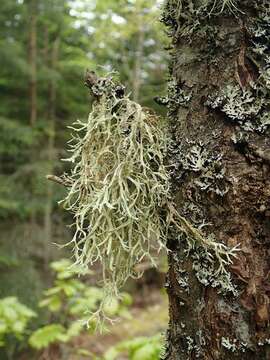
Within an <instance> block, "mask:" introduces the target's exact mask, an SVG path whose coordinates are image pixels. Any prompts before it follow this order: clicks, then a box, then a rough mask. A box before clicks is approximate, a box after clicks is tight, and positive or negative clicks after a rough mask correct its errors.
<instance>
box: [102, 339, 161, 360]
mask: <svg viewBox="0 0 270 360" xmlns="http://www.w3.org/2000/svg"><path fill="white" fill-rule="evenodd" d="M163 341H164V339H163V337H162V336H161V335H156V336H153V337H151V338H149V337H139V338H135V339H132V340H128V341H123V342H120V343H119V344H117V345H116V346H114V347H112V348H111V349H109V350H108V351H107V352H106V353H105V356H104V360H115V359H118V358H119V356H120V355H121V354H123V353H125V354H126V353H127V354H128V359H129V360H159V359H160V356H161V354H162V350H163Z"/></svg>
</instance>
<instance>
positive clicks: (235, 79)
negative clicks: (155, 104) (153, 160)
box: [163, 0, 270, 360]
mask: <svg viewBox="0 0 270 360" xmlns="http://www.w3.org/2000/svg"><path fill="white" fill-rule="evenodd" d="M202 3H203V4H204V5H200V4H202ZM206 4H207V1H199V0H198V1H195V0H191V1H190V0H168V1H167V2H166V4H165V8H164V13H163V21H164V23H165V24H166V25H167V26H168V30H169V34H170V35H171V37H172V49H171V51H172V63H171V78H172V79H171V81H170V83H169V92H168V97H167V98H166V103H167V104H168V108H169V119H170V120H169V121H170V128H171V137H172V141H171V146H170V149H169V159H170V163H171V165H172V170H171V174H172V189H173V193H174V194H175V199H174V200H175V203H176V207H177V210H178V211H179V213H180V214H181V215H182V216H185V218H186V219H187V220H188V221H189V222H190V223H191V224H192V225H193V226H194V227H197V228H199V229H200V230H201V231H202V233H203V234H204V236H205V237H210V236H211V237H212V238H215V240H216V241H218V242H222V243H224V244H226V245H228V246H235V245H237V244H240V251H239V252H238V257H237V259H235V261H234V263H233V264H231V265H230V266H229V267H228V271H229V275H230V276H231V278H229V277H228V276H227V275H226V274H224V276H223V275H217V273H216V272H215V271H216V269H215V266H216V265H215V263H213V261H214V259H211V258H209V256H207V253H206V252H205V251H204V250H203V249H194V248H189V249H187V246H186V245H185V243H186V240H187V239H186V238H185V237H184V235H181V234H175V233H173V232H172V234H171V236H170V239H169V248H170V250H171V252H170V255H169V272H168V281H167V284H166V286H167V291H168V295H169V303H170V308H169V312H170V324H169V330H168V336H167V349H166V354H165V357H164V359H167V360H174V359H177V360H187V359H219V360H222V359H224V360H225V359H226V360H229V359H230V360H231V359H260V360H264V359H265V360H267V359H270V346H269V344H270V329H269V294H270V287H269V275H270V262H269V243H270V222H269V217H270V206H269V196H270V177H269V166H270V140H269V124H270V119H269V103H270V100H269V99H270V74H269V68H270V58H269V52H270V31H269V26H270V23H269V21H270V7H269V3H268V1H267V0H266V1H263V0H261V1H244V0H242V1H238V2H237V1H234V2H233V1H228V0H227V1H222V0H220V1H211V0H209V1H208V4H209V5H208V6H207V5H206ZM235 6H239V7H240V8H239V9H236V8H235Z"/></svg>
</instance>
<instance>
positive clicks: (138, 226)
mask: <svg viewBox="0 0 270 360" xmlns="http://www.w3.org/2000/svg"><path fill="white" fill-rule="evenodd" d="M91 85H93V86H91V90H92V92H93V94H94V96H95V98H96V101H95V103H94V105H93V108H92V111H91V113H90V115H89V118H88V121H87V122H81V121H77V122H76V123H75V125H74V127H73V128H72V129H73V131H74V135H73V137H72V140H71V141H70V143H69V146H70V151H71V152H72V156H71V157H70V158H69V159H68V161H70V162H71V163H73V164H74V166H73V169H72V172H71V174H70V175H68V176H67V175H65V181H66V183H67V184H69V191H68V194H67V197H66V198H65V199H64V200H63V204H64V207H65V208H66V209H67V210H69V211H70V212H72V214H73V215H74V220H75V221H74V224H73V225H74V229H75V234H74V237H73V240H72V242H71V243H72V244H73V246H74V254H75V259H76V263H77V264H79V265H90V266H91V265H93V264H94V263H95V262H96V261H100V263H101V264H102V267H103V280H104V285H105V290H106V291H107V292H108V293H113V294H114V295H117V289H119V287H121V286H122V285H123V284H124V283H125V281H126V280H127V278H128V277H130V276H133V275H135V274H134V266H135V264H137V263H139V262H140V261H142V259H145V258H147V259H150V260H151V261H152V263H154V260H153V258H152V253H153V250H154V249H156V248H160V247H162V246H164V245H165V243H166V225H165V223H164V221H163V220H162V217H161V216H160V209H161V207H162V206H163V203H164V201H165V200H166V199H167V198H168V194H169V182H168V176H167V172H166V169H165V166H164V153H165V148H166V135H165V134H166V132H164V131H163V129H162V125H161V122H160V119H158V118H157V117H156V116H153V115H152V114H150V113H149V112H148V111H146V110H143V109H142V108H141V106H140V105H138V104H137V103H135V102H133V101H131V100H130V99H129V98H128V97H127V96H125V95H124V89H123V87H121V86H120V85H118V86H117V85H116V84H115V83H114V82H113V81H112V79H111V78H110V77H108V78H103V79H99V80H97V81H95V83H94V84H91Z"/></svg>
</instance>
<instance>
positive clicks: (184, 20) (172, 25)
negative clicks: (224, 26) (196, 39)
mask: <svg viewBox="0 0 270 360" xmlns="http://www.w3.org/2000/svg"><path fill="white" fill-rule="evenodd" d="M238 4H239V1H238V0H201V1H194V0H167V1H166V2H165V6H164V11H163V16H162V18H161V21H162V22H164V23H165V25H166V26H168V27H169V29H170V30H169V33H168V34H169V36H171V37H173V38H174V41H175V42H176V41H177V40H178V39H179V38H180V37H181V38H183V37H188V38H190V36H191V35H193V34H194V33H195V32H196V34H197V35H198V36H200V35H203V34H205V27H208V24H207V23H208V21H209V19H210V18H211V17H212V16H219V15H221V14H223V13H235V14H236V13H237V12H238V11H239V9H238Z"/></svg>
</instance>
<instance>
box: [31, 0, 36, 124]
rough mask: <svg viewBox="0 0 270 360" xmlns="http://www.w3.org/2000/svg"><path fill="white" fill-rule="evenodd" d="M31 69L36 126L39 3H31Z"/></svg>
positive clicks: (32, 113)
mask: <svg viewBox="0 0 270 360" xmlns="http://www.w3.org/2000/svg"><path fill="white" fill-rule="evenodd" d="M29 18H30V27H29V67H30V82H29V92H30V124H31V125H34V124H35V123H36V119H37V3H36V0H30V2H29Z"/></svg>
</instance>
